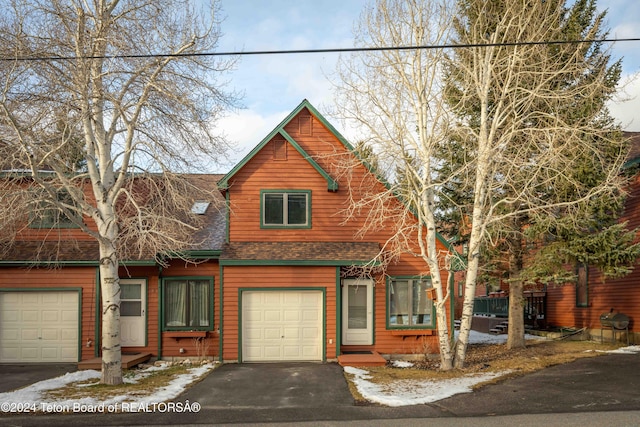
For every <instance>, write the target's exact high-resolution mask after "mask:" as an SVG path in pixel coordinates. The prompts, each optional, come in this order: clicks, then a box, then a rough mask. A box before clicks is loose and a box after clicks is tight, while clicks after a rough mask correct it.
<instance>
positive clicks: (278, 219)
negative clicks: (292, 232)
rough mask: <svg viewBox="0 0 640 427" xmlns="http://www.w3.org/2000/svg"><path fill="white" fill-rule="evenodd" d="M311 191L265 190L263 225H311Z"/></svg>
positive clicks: (263, 196)
mask: <svg viewBox="0 0 640 427" xmlns="http://www.w3.org/2000/svg"><path fill="white" fill-rule="evenodd" d="M310 196H311V192H310V191H290V192H289V191H263V192H262V226H263V227H309V226H310V224H311V221H310V215H309V212H310V211H311V209H310V207H311V203H310Z"/></svg>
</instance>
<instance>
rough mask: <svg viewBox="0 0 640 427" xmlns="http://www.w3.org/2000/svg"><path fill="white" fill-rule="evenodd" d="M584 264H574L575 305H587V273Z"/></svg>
mask: <svg viewBox="0 0 640 427" xmlns="http://www.w3.org/2000/svg"><path fill="white" fill-rule="evenodd" d="M588 271H589V270H588V268H587V266H586V264H578V265H577V266H576V277H577V278H576V307H588V306H589V280H588V278H589V274H588Z"/></svg>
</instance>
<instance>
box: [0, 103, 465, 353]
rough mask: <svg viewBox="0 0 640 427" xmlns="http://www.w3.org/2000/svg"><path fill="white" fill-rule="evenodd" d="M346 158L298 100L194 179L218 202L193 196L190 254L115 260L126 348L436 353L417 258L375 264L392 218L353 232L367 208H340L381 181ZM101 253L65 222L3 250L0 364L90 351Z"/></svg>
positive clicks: (94, 343)
mask: <svg viewBox="0 0 640 427" xmlns="http://www.w3.org/2000/svg"><path fill="white" fill-rule="evenodd" d="M345 159H351V160H352V162H351V165H350V166H349V167H348V173H346V174H345V173H344V170H341V168H342V169H344V164H345V163H344V161H345ZM354 159H355V155H354V153H353V151H352V147H351V146H350V145H349V144H348V143H347V142H346V141H345V140H344V138H343V137H342V136H341V135H340V134H339V133H338V132H337V131H336V130H335V129H334V128H333V127H332V126H331V125H330V124H329V123H328V122H327V121H326V120H325V119H324V118H323V117H322V116H321V115H320V114H319V113H318V112H317V110H316V109H315V108H314V107H313V106H312V105H311V104H310V103H309V102H308V101H306V100H305V101H303V102H302V103H301V104H300V105H299V106H298V107H297V108H296V109H295V110H293V112H292V113H291V114H289V116H288V117H286V118H285V119H284V121H283V122H282V123H280V124H279V125H278V126H277V127H276V128H275V129H274V130H273V131H272V132H271V133H270V134H269V135H267V137H266V138H265V139H263V140H262V142H260V143H259V144H258V145H257V146H256V147H255V148H254V149H253V151H251V153H249V154H248V155H247V156H246V157H245V158H244V159H243V160H242V161H241V162H240V163H239V164H238V165H237V166H236V167H235V168H234V169H233V170H232V171H231V172H229V173H228V174H226V175H224V176H222V175H193V176H190V178H189V179H192V180H195V181H198V182H199V185H202V186H206V187H208V188H215V186H216V185H218V186H219V188H220V192H219V196H220V200H211V201H208V202H211V203H212V205H211V206H207V205H206V203H205V204H200V205H198V206H197V207H199V208H201V210H200V211H199V214H201V215H204V217H205V219H206V221H205V223H206V225H205V226H204V227H203V228H202V229H201V230H200V232H199V233H200V235H201V236H202V237H204V239H202V241H203V244H202V245H201V246H199V247H197V248H193V250H191V251H188V252H187V255H188V256H189V257H190V258H191V259H192V260H194V261H196V262H194V263H189V262H185V261H184V260H182V259H175V260H168V261H166V263H167V264H168V265H164V266H161V265H159V264H158V263H157V262H156V261H155V260H154V257H152V256H149V257H148V259H129V260H125V261H124V262H122V266H121V268H120V277H121V289H122V295H121V296H122V306H121V315H122V317H121V324H122V325H121V339H122V346H123V353H129V352H146V353H150V354H152V356H154V357H157V358H174V357H178V358H180V357H200V356H207V357H213V358H216V359H219V360H223V361H238V362H258V361H332V360H336V359H338V357H339V356H340V355H342V354H344V353H348V352H362V351H371V352H378V353H381V354H383V355H407V354H412V355H413V354H421V355H423V354H425V353H437V351H438V343H437V335H436V325H435V315H434V314H435V309H434V307H433V303H432V301H431V300H430V299H429V298H428V292H427V290H428V289H430V288H431V282H430V276H429V271H428V269H427V267H426V265H425V263H424V261H422V260H421V259H419V258H417V257H415V256H413V255H411V254H409V253H405V254H402V255H401V256H399V257H398V258H396V259H394V260H393V261H392V262H390V263H388V265H384V266H381V265H380V264H379V263H376V262H374V260H377V259H378V255H379V254H380V253H381V251H382V248H383V245H384V244H385V242H386V241H387V239H388V238H389V236H390V235H391V233H392V232H393V230H394V224H393V223H392V222H391V220H390V219H387V220H384V221H383V223H381V224H380V225H381V226H382V227H379V228H378V231H375V232H370V233H368V234H365V235H364V236H359V237H358V238H356V237H354V236H356V234H357V232H358V230H360V227H361V226H362V223H363V221H364V219H365V213H363V212H354V214H355V215H353V216H352V217H350V218H349V219H348V220H347V219H346V218H345V216H344V211H345V209H346V208H348V206H349V198H350V197H357V196H358V191H363V189H365V190H366V191H369V192H370V191H378V189H379V191H380V192H382V191H384V190H385V187H384V184H383V183H381V182H380V181H379V180H377V178H376V177H375V176H374V174H373V173H372V172H371V171H370V170H369V169H368V168H367V166H366V165H364V164H363V163H362V162H360V161H358V162H353V160H354ZM349 182H358V183H360V185H359V187H358V188H356V187H355V186H352V187H349V185H348V183H349ZM363 183H364V184H365V185H362V184H363ZM219 202H226V203H223V204H224V205H226V206H228V207H229V209H228V210H225V211H219V210H217V209H215V208H214V207H212V206H215V205H217V204H218V203H219ZM390 203H396V204H399V201H397V200H395V199H394V201H392V202H390ZM398 206H399V205H398ZM197 207H196V208H197ZM196 211H197V209H196ZM52 235H56V239H55V240H54V241H52V242H48V239H50V238H51V236H52ZM43 242H44V243H43ZM60 242H61V244H60ZM438 245H439V250H441V251H443V253H444V252H446V251H452V249H451V248H450V247H449V246H448V245H447V244H446V243H445V242H444V241H442V239H439V240H438ZM34 251H36V252H35V253H34ZM0 253H1V252H0ZM36 255H37V256H36ZM97 259H98V257H97V248H96V244H95V243H94V242H93V241H92V240H91V239H90V238H89V237H88V236H86V235H83V234H82V233H80V232H79V231H78V230H74V229H64V230H54V232H51V231H50V230H41V229H33V230H32V231H31V232H30V233H26V234H23V235H21V236H20V238H19V239H18V240H17V241H16V242H14V244H13V245H12V246H11V248H10V249H9V250H8V251H6V253H4V254H3V255H0V363H25V362H76V361H81V360H86V359H91V358H94V357H98V356H99V355H100V350H99V348H100V345H99V341H100V321H101V320H100V295H99V288H98V283H99V277H98V268H97ZM54 261H55V263H54ZM54 265H55V267H54V268H52V266H54ZM372 266H374V267H378V268H373V269H371V268H369V267H372ZM443 276H444V275H443ZM447 285H449V286H453V283H448V284H447ZM451 308H452V307H451V306H449V307H448V310H449V312H450V313H452V309H451ZM449 318H452V315H450V316H449Z"/></svg>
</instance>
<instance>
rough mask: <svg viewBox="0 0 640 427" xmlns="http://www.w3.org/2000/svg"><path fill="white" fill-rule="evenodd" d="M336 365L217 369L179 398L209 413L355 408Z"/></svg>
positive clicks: (259, 365)
mask: <svg viewBox="0 0 640 427" xmlns="http://www.w3.org/2000/svg"><path fill="white" fill-rule="evenodd" d="M342 372H343V370H342V367H341V366H340V365H338V364H336V363H243V364H227V365H222V366H221V367H219V368H217V369H215V370H214V371H213V372H211V374H209V375H208V376H207V377H206V378H204V379H203V380H202V381H200V382H199V383H197V384H195V385H194V386H193V387H191V388H190V389H189V390H187V392H186V393H184V394H182V395H181V396H180V399H181V400H189V401H190V402H199V403H200V405H202V408H203V409H204V408H206V409H249V408H250V409H252V410H256V409H276V408H336V407H339V406H353V404H354V400H353V397H352V396H351V393H350V392H349V389H348V386H347V381H346V380H345V378H344V375H343V373H342Z"/></svg>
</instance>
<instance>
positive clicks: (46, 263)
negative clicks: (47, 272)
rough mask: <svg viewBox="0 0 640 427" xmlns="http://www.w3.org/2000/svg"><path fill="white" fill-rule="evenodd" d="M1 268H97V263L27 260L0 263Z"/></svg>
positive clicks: (98, 263)
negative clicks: (61, 266)
mask: <svg viewBox="0 0 640 427" xmlns="http://www.w3.org/2000/svg"><path fill="white" fill-rule="evenodd" d="M0 265H1V266H6V267H14V266H15V267H18V266H25V265H27V266H32V267H55V266H60V265H63V266H82V267H87V266H89V267H95V266H99V265H100V262H99V261H28V260H20V261H18V260H16V261H0Z"/></svg>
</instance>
